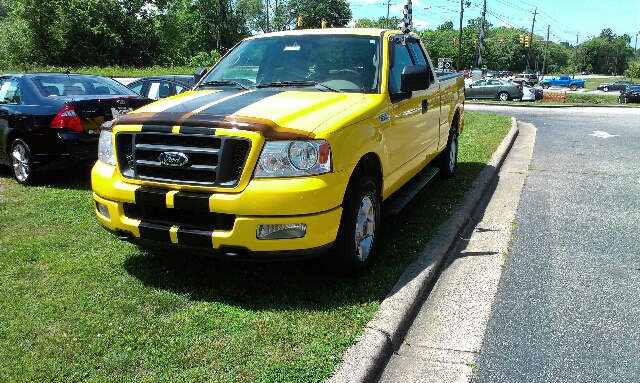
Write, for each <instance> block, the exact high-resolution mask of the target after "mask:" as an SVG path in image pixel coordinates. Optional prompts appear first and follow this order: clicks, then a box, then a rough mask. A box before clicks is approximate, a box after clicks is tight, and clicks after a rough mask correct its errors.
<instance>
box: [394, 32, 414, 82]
mask: <svg viewBox="0 0 640 383" xmlns="http://www.w3.org/2000/svg"><path fill="white" fill-rule="evenodd" d="M392 44H395V49H394V55H393V62H392V63H391V65H392V66H391V70H390V71H389V93H390V94H394V93H400V76H401V75H402V70H403V69H404V67H406V66H410V65H413V61H411V56H410V55H409V51H408V50H407V46H406V45H402V43H400V42H395V43H394V42H392Z"/></svg>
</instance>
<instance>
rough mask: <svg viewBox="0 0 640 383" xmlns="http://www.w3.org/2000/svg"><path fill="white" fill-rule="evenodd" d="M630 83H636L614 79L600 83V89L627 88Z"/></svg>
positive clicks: (606, 90)
mask: <svg viewBox="0 0 640 383" xmlns="http://www.w3.org/2000/svg"><path fill="white" fill-rule="evenodd" d="M629 85H636V84H634V83H632V82H629V81H614V82H608V83H604V84H600V85H598V90H603V91H605V92H608V91H610V90H625V89H626V88H627V86H629Z"/></svg>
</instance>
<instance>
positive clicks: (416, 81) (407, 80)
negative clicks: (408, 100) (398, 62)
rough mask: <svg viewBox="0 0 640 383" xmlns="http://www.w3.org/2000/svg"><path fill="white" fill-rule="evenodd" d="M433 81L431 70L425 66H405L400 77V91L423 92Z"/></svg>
mask: <svg viewBox="0 0 640 383" xmlns="http://www.w3.org/2000/svg"><path fill="white" fill-rule="evenodd" d="M432 80H433V73H432V72H431V68H429V66H427V65H412V66H406V67H404V69H403V70H402V75H401V76H400V91H402V92H412V91H415V90H425V89H427V88H429V84H430V83H431V81H432Z"/></svg>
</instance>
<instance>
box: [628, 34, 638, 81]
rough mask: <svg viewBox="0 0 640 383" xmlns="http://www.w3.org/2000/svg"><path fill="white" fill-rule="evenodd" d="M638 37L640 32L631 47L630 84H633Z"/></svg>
mask: <svg viewBox="0 0 640 383" xmlns="http://www.w3.org/2000/svg"><path fill="white" fill-rule="evenodd" d="M638 35H640V31H638V33H636V42H635V44H634V45H633V68H631V70H630V71H629V72H631V82H633V71H634V70H635V69H636V52H637V51H638Z"/></svg>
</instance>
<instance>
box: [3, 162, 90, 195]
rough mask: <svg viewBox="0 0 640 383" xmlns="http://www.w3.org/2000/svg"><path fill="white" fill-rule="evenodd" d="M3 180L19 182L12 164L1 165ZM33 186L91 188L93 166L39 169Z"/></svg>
mask: <svg viewBox="0 0 640 383" xmlns="http://www.w3.org/2000/svg"><path fill="white" fill-rule="evenodd" d="M0 178H3V179H4V180H3V181H2V182H17V181H16V180H15V179H14V178H13V173H12V171H11V167H10V166H4V165H0ZM33 186H40V187H50V188H55V189H70V190H91V167H90V166H83V167H79V168H69V169H56V170H49V171H39V172H38V174H37V178H36V180H35V182H34V185H33Z"/></svg>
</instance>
